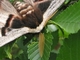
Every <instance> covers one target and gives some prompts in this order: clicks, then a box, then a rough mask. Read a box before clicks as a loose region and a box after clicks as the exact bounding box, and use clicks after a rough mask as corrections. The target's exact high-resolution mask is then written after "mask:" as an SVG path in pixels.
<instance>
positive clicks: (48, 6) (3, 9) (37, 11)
mask: <svg viewBox="0 0 80 60" xmlns="http://www.w3.org/2000/svg"><path fill="white" fill-rule="evenodd" d="M63 2H64V0H24V2H22V3H20V2H17V3H16V4H15V5H14V7H13V5H12V4H11V3H10V2H9V1H8V0H0V30H1V34H2V35H3V36H1V37H0V47H1V46H3V45H5V44H7V43H9V42H11V41H13V40H14V39H16V38H18V37H20V36H21V35H23V34H26V33H38V32H40V31H41V30H42V29H43V27H44V26H45V25H46V23H47V21H48V20H49V19H50V18H51V17H52V15H53V14H54V13H55V12H56V10H57V9H58V8H59V7H60V6H61V5H62V4H63ZM43 6H44V7H43ZM43 8H44V9H43ZM4 35H5V36H4Z"/></svg>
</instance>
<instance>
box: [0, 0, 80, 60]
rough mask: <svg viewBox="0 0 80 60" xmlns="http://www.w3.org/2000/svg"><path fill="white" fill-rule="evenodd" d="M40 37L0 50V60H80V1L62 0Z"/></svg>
mask: <svg viewBox="0 0 80 60" xmlns="http://www.w3.org/2000/svg"><path fill="white" fill-rule="evenodd" d="M14 1H15V0H10V2H11V3H13V2H14ZM20 1H22V0H20ZM41 33H42V34H41V35H42V36H40V35H39V34H40V33H37V34H26V35H23V36H21V37H19V38H18V39H16V40H15V41H13V42H11V43H9V44H7V45H5V46H3V47H1V48H0V60H80V57H79V55H80V52H79V51H80V48H79V47H80V37H79V36H80V1H77V0H65V2H64V4H63V6H61V7H60V9H58V12H57V14H56V15H55V16H53V17H52V18H51V19H50V21H49V22H48V24H47V25H46V26H45V27H44V29H43V30H42V31H41ZM39 37H41V39H40V38H39Z"/></svg>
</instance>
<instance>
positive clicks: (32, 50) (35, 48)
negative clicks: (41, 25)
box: [28, 33, 53, 60]
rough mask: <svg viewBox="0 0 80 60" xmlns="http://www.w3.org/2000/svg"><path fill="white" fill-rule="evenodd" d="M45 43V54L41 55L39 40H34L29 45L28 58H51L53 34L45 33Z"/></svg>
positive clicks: (33, 59)
mask: <svg viewBox="0 0 80 60" xmlns="http://www.w3.org/2000/svg"><path fill="white" fill-rule="evenodd" d="M44 36H45V44H44V52H43V56H42V57H41V56H40V52H39V45H38V42H32V43H31V44H29V45H28V58H29V59H30V60H49V56H50V52H51V45H52V39H53V36H52V35H51V33H44Z"/></svg>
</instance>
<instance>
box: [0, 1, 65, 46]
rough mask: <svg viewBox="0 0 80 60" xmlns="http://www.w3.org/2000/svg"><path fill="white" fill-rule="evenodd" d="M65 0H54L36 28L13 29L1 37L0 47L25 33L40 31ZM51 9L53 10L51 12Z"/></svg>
mask: <svg viewBox="0 0 80 60" xmlns="http://www.w3.org/2000/svg"><path fill="white" fill-rule="evenodd" d="M64 1H65V0H52V2H51V4H50V6H49V8H48V9H47V11H46V12H45V13H44V15H43V22H42V23H41V24H40V25H39V26H38V27H37V28H36V29H29V28H27V27H24V28H21V29H17V30H12V31H11V32H9V33H8V34H7V36H3V37H0V47H2V46H3V45H5V44H7V43H9V42H11V41H13V40H15V39H16V38H18V37H20V36H22V35H23V34H26V33H37V32H40V31H41V30H42V29H43V28H44V26H45V22H46V23H47V21H48V20H49V19H50V17H51V16H52V15H53V14H54V13H55V11H56V10H57V9H58V8H59V7H60V6H61V5H62V4H63V2H64ZM49 11H51V13H50V12H49Z"/></svg>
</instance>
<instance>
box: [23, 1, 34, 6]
mask: <svg viewBox="0 0 80 60" xmlns="http://www.w3.org/2000/svg"><path fill="white" fill-rule="evenodd" d="M24 2H26V3H29V4H31V5H33V4H34V0H24Z"/></svg>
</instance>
